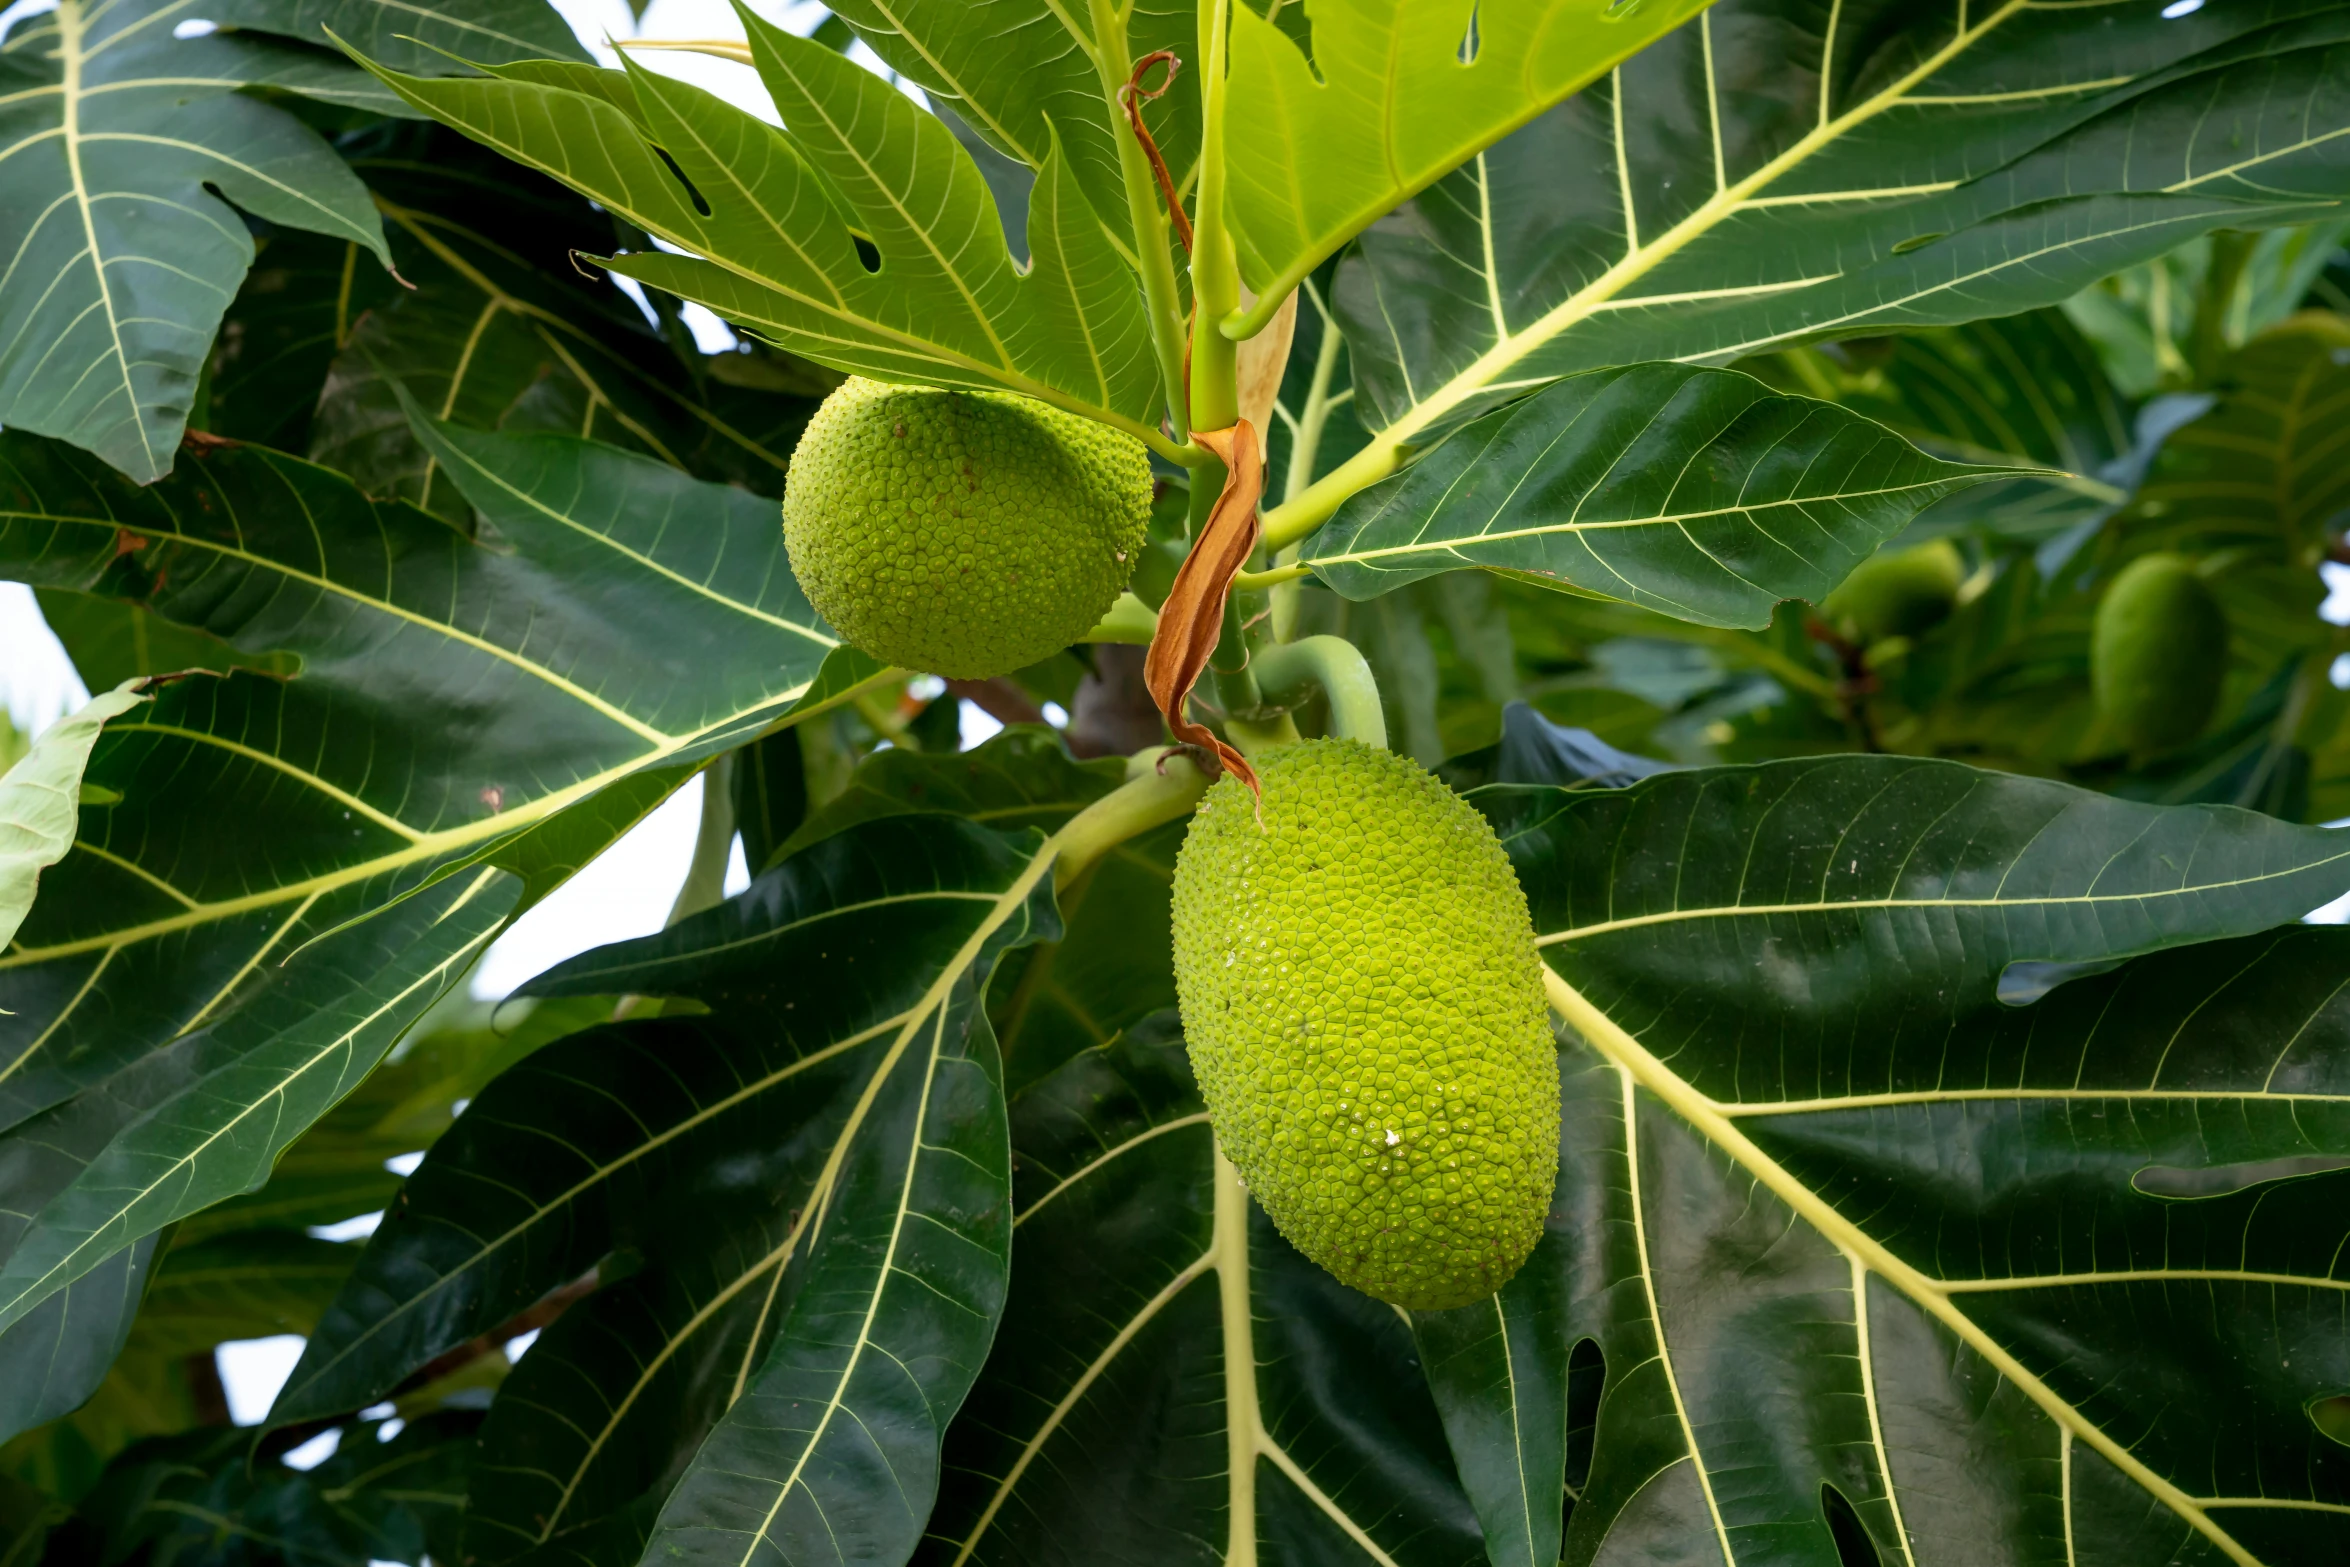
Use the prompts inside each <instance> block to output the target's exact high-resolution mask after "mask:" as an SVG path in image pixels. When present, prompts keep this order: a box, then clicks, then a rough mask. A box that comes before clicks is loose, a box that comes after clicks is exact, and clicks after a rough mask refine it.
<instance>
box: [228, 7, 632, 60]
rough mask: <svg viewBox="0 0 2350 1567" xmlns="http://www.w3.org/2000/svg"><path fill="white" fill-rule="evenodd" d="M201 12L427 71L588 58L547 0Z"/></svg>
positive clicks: (230, 23) (235, 24) (233, 24)
mask: <svg viewBox="0 0 2350 1567" xmlns="http://www.w3.org/2000/svg"><path fill="white" fill-rule="evenodd" d="M204 14H205V16H206V17H207V18H209V19H211V20H213V21H217V22H219V23H220V24H221V25H222V26H224V27H247V28H254V29H258V30H260V31H264V32H272V33H285V34H287V35H289V36H291V37H295V38H300V39H302V40H304V41H305V42H308V43H314V44H324V43H326V42H327V41H328V38H329V35H332V36H333V37H336V38H342V39H347V40H348V41H349V42H350V43H351V44H352V45H353V47H355V48H358V49H361V50H364V51H365V52H366V54H367V55H368V57H369V58H371V59H376V60H381V61H383V62H384V63H385V64H387V65H390V66H391V67H392V68H393V69H395V70H402V71H416V72H420V73H422V74H424V75H426V76H448V75H453V74H455V73H457V72H459V71H462V70H463V69H464V67H463V66H462V65H459V64H458V63H457V62H455V61H453V60H451V59H450V58H449V56H451V55H462V56H464V57H465V58H466V59H468V60H479V61H482V62H485V63H487V64H491V65H504V64H506V63H507V62H509V61H512V60H579V61H586V60H588V59H589V58H591V57H590V55H589V54H588V52H587V50H585V49H584V48H582V47H581V46H580V42H579V38H578V36H577V35H576V34H575V33H573V32H572V30H571V24H570V23H568V22H566V21H564V20H563V17H562V14H561V13H560V12H558V11H557V10H556V9H555V8H554V7H553V6H551V5H549V4H547V3H546V0H439V3H437V4H435V3H430V0H427V3H422V4H420V3H417V0H205V6H204Z"/></svg>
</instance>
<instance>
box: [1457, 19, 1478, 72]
mask: <svg viewBox="0 0 2350 1567" xmlns="http://www.w3.org/2000/svg"><path fill="white" fill-rule="evenodd" d="M1479 9H1480V7H1478V6H1471V7H1469V25H1468V26H1467V27H1466V28H1465V29H1463V30H1462V32H1461V46H1460V48H1458V49H1456V50H1454V51H1453V58H1454V59H1456V60H1458V61H1460V62H1461V64H1463V65H1475V64H1476V63H1477V15H1478V11H1479Z"/></svg>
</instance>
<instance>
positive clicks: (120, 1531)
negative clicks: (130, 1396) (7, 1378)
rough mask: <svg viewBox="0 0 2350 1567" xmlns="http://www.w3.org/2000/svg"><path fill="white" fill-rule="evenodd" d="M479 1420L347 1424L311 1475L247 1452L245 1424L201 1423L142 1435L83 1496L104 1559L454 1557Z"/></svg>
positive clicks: (300, 1563) (250, 1566)
mask: <svg viewBox="0 0 2350 1567" xmlns="http://www.w3.org/2000/svg"><path fill="white" fill-rule="evenodd" d="M478 1419H479V1417H478V1416H475V1415H469V1414H462V1413H460V1414H440V1415H432V1416H427V1417H424V1418H421V1419H418V1420H414V1421H411V1422H409V1423H408V1425H407V1427H406V1429H404V1430H401V1431H399V1432H398V1434H397V1435H395V1436H393V1437H392V1438H391V1439H390V1440H389V1441H384V1440H380V1434H381V1432H382V1431H383V1430H384V1429H386V1428H384V1427H381V1426H376V1425H372V1424H369V1425H357V1426H350V1427H346V1428H345V1429H344V1431H343V1434H342V1443H341V1445H340V1447H339V1448H338V1449H337V1450H336V1452H335V1453H334V1455H333V1456H332V1457H330V1458H328V1459H327V1460H326V1461H325V1462H324V1463H321V1464H320V1465H319V1466H318V1467H317V1468H315V1469H312V1470H309V1471H307V1472H304V1471H301V1470H297V1469H291V1468H288V1467H287V1466H286V1465H284V1464H283V1463H281V1462H278V1461H276V1460H275V1459H266V1460H260V1461H257V1462H256V1461H251V1460H252V1445H253V1439H252V1435H251V1433H250V1432H243V1431H233V1430H232V1431H223V1430H197V1431H190V1432H187V1433H184V1434H182V1435H179V1436H170V1437H163V1438H159V1439H157V1440H154V1441H150V1442H144V1443H141V1444H140V1445H139V1446H137V1447H134V1448H132V1449H131V1450H130V1451H129V1452H126V1453H124V1454H123V1455H122V1456H121V1457H120V1458H119V1459H117V1460H116V1461H115V1462H114V1464H113V1465H112V1466H110V1468H109V1469H108V1471H107V1473H106V1477H105V1479H104V1481H103V1482H101V1484H100V1485H99V1487H98V1489H97V1490H96V1491H95V1492H93V1493H92V1495H91V1496H90V1497H89V1498H88V1499H87V1500H86V1501H85V1502H84V1503H83V1504H82V1508H81V1512H82V1515H83V1516H84V1517H85V1518H87V1519H88V1520H90V1522H91V1523H92V1524H94V1525H95V1526H96V1531H97V1535H98V1541H99V1545H98V1549H99V1551H100V1553H101V1554H100V1556H99V1558H98V1559H100V1560H102V1561H107V1562H118V1561H125V1560H138V1561H153V1562H179V1563H197V1562H201V1563H204V1564H207V1567H367V1564H369V1563H370V1562H375V1561H394V1562H412V1563H413V1562H422V1561H423V1560H424V1559H425V1556H426V1553H427V1552H428V1551H430V1552H432V1553H433V1554H434V1555H435V1556H436V1557H438V1558H439V1559H443V1560H447V1559H451V1558H449V1557H448V1555H447V1551H448V1541H449V1536H450V1534H451V1533H452V1530H451V1528H450V1525H451V1523H452V1522H453V1520H454V1517H455V1514H456V1511H457V1508H458V1506H459V1504H460V1503H461V1501H462V1500H463V1496H464V1477H465V1473H466V1471H467V1469H468V1468H469V1467H470V1465H471V1463H472V1456H473V1438H472V1428H473V1426H474V1425H475V1423H476V1422H477V1421H478Z"/></svg>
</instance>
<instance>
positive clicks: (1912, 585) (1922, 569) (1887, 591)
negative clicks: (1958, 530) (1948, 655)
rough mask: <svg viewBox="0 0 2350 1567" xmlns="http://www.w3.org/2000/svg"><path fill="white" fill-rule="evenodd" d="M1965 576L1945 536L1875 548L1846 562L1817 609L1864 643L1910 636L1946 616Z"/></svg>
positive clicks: (1961, 562)
mask: <svg viewBox="0 0 2350 1567" xmlns="http://www.w3.org/2000/svg"><path fill="white" fill-rule="evenodd" d="M1964 581H1966V557H1965V556H1963V555H1961V554H1959V552H1958V546H1957V545H1955V544H1953V543H1951V542H1950V541H1949V540H1948V539H1935V540H1933V541H1931V542H1930V543H1926V544H1920V545H1918V546H1917V547H1916V548H1914V549H1906V550H1895V551H1894V552H1893V553H1892V554H1890V555H1888V554H1885V553H1884V552H1883V551H1879V552H1878V553H1877V554H1874V555H1871V556H1870V557H1869V558H1868V559H1867V560H1864V561H1862V562H1861V563H1860V564H1859V565H1857V566H1855V567H1853V568H1852V575H1850V576H1848V577H1846V578H1845V579H1844V580H1843V581H1842V582H1840V583H1838V584H1837V585H1836V589H1835V591H1834V592H1832V593H1830V594H1829V595H1828V596H1827V598H1826V599H1825V600H1824V601H1823V602H1822V603H1821V605H1820V609H1821V611H1822V612H1823V613H1825V614H1826V615H1827V617H1828V620H1829V622H1830V624H1832V625H1834V626H1836V627H1837V628H1838V629H1840V630H1842V631H1843V632H1844V633H1845V634H1846V635H1847V636H1849V637H1851V638H1852V640H1854V641H1855V642H1858V643H1860V644H1862V645H1863V646H1866V645H1868V644H1870V643H1873V642H1882V641H1884V640H1885V639H1886V638H1887V637H1914V636H1916V635H1918V634H1919V633H1920V632H1923V631H1931V630H1932V629H1933V628H1934V627H1936V626H1938V625H1940V624H1941V623H1942V622H1943V621H1945V620H1948V619H1949V618H1950V610H1951V607H1952V606H1953V605H1954V604H1956V603H1957V602H1958V588H1959V584H1960V583H1962V582H1964Z"/></svg>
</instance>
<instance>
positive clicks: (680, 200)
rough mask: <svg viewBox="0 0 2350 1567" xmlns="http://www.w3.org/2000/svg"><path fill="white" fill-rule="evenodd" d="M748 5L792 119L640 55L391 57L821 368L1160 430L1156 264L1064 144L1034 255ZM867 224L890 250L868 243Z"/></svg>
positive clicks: (889, 121) (926, 151) (470, 122)
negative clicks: (448, 66)
mask: <svg viewBox="0 0 2350 1567" xmlns="http://www.w3.org/2000/svg"><path fill="white" fill-rule="evenodd" d="M743 15H744V25H745V26H746V27H747V28H748V30H749V33H750V40H751V42H750V47H751V51H752V54H753V57H754V59H755V60H756V62H757V65H758V69H759V74H760V79H761V81H762V82H763V83H764V84H765V85H766V88H767V91H768V93H769V95H770V96H771V97H772V98H773V99H774V101H775V105H776V108H777V110H778V111H779V112H780V113H781V115H782V116H783V119H784V121H785V123H786V124H787V125H790V126H791V127H793V129H792V130H791V131H790V132H788V133H787V132H785V131H781V130H777V129H775V128H774V127H772V126H769V125H768V124H766V123H765V122H764V121H762V120H759V119H756V118H754V117H753V116H751V115H749V114H747V113H745V112H744V111H742V110H740V109H736V108H733V107H731V106H730V105H728V104H726V103H724V102H723V101H721V100H720V99H718V98H715V97H713V96H711V95H710V94H709V93H706V92H703V91H702V90H701V89H699V88H695V87H690V86H687V85H685V84H684V83H681V82H677V81H674V80H672V79H670V78H668V77H665V76H660V75H656V74H654V73H652V72H649V71H645V70H642V69H639V68H637V67H635V66H633V65H632V66H630V67H629V68H628V69H627V71H626V72H625V73H615V72H591V71H583V70H578V69H576V68H563V69H557V68H553V67H531V68H527V69H515V68H508V69H506V70H504V71H502V72H501V74H500V76H499V78H498V79H494V80H486V81H484V80H466V81H429V80H425V79H421V78H417V77H411V76H403V75H399V74H397V73H394V72H390V71H383V70H380V69H379V70H378V73H377V74H378V75H380V76H382V78H383V79H384V80H385V81H386V82H387V83H389V84H390V85H391V86H392V87H393V88H394V89H395V90H396V91H398V92H399V93H400V94H401V95H402V96H403V97H405V98H407V99H408V100H409V101H410V102H412V103H414V104H415V105H416V106H417V107H419V108H421V109H423V110H425V111H426V112H428V113H430V114H433V115H434V116H436V117H437V118H439V119H441V120H443V121H444V122H446V123H448V124H450V125H453V126H455V127H457V128H458V129H459V130H461V131H463V132H465V133H466V134H467V135H468V136H471V137H473V138H475V139H476V140H478V141H480V142H482V143H483V144H484V145H487V146H490V147H494V148H496V149H497V150H498V151H500V152H503V153H505V154H506V155H507V156H508V157H510V158H513V159H514V160H515V161H516V162H518V163H522V164H524V165H525V166H527V167H531V168H535V169H539V170H541V171H543V172H545V173H547V174H551V175H553V176H554V177H555V178H556V179H559V180H561V181H563V182H564V183H565V184H567V185H569V186H571V187H572V188H573V189H574V190H577V191H579V192H580V193H582V194H583V195H586V196H588V197H590V198H591V199H593V200H595V201H598V202H601V203H602V204H603V205H604V206H606V207H607V208H609V209H611V210H612V211H613V212H615V213H617V214H619V215H620V216H622V217H624V218H625V219H627V220H628V221H629V222H631V223H633V224H635V225H637V226H638V227H640V228H642V229H644V230H646V231H647V232H648V233H650V234H652V235H653V236H654V237H656V238H658V239H661V240H664V241H666V242H667V243H669V244H670V245H673V246H676V247H679V248H680V249H681V250H684V251H687V252H691V254H685V255H673V254H670V253H668V252H665V251H644V252H636V253H632V254H629V255H626V256H619V257H614V258H611V260H610V262H609V265H610V266H611V267H612V269H613V270H614V271H616V272H619V273H621V274H623V275H625V276H628V277H633V278H636V279H638V280H639V281H641V282H645V283H649V284H652V285H653V286H655V287H658V288H661V289H665V290H667V291H668V292H670V293H673V294H678V295H681V296H683V297H685V298H687V299H693V300H698V301H700V302H701V303H703V304H705V305H708V306H709V307H710V308H711V309H713V310H715V311H717V312H718V314H719V315H721V316H723V317H725V318H726V319H728V320H730V321H734V322H738V323H740V324H742V325H743V326H746V327H748V328H749V329H751V330H752V331H755V332H757V333H759V334H761V335H763V336H765V337H767V338H768V339H770V340H771V341H773V342H774V343H776V344H777V345H778V346H781V347H783V348H786V349H789V350H790V351H792V352H793V353H796V354H800V355H803V356H805V357H807V358H809V359H813V360H816V361H818V362H819V363H822V364H828V365H832V366H835V367H836V368H839V369H843V370H851V371H855V372H858V373H861V374H866V375H876V376H880V377H882V378H884V379H888V380H910V381H918V382H924V383H928V384H934V385H942V386H970V387H983V388H995V387H1001V388H1009V389H1010V390H1013V391H1016V392H1022V393H1025V394H1027V395H1030V396H1034V397H1041V398H1044V399H1046V400H1048V401H1051V402H1055V403H1059V404H1061V405H1063V406H1065V407H1069V408H1073V409H1076V410H1078V411H1080V412H1083V413H1088V414H1092V415H1095V416H1097V417H1100V418H1103V419H1107V420H1109V421H1111V422H1113V423H1116V424H1119V425H1121V426H1123V427H1124V428H1126V429H1128V430H1129V431H1131V432H1133V433H1134V434H1136V435H1138V436H1142V437H1144V438H1145V439H1161V437H1159V436H1158V434H1157V431H1156V428H1155V426H1154V425H1153V424H1152V422H1151V420H1152V415H1153V411H1154V404H1155V399H1156V397H1157V390H1158V370H1157V366H1156V362H1155V360H1154V359H1153V357H1152V353H1151V347H1150V341H1149V328H1148V323H1147V321H1146V319H1145V317H1144V313H1143V304H1142V293H1141V289H1140V285H1139V282H1138V280H1137V278H1136V276H1135V274H1134V272H1133V270H1132V269H1131V268H1130V267H1128V266H1127V264H1126V263H1125V262H1124V261H1123V260H1121V259H1120V258H1119V256H1118V255H1117V253H1116V252H1115V251H1113V250H1112V249H1110V247H1109V244H1108V241H1107V240H1106V238H1105V237H1104V235H1103V233H1102V230H1101V225H1100V221H1099V219H1098V218H1095V217H1094V216H1093V215H1092V211H1091V209H1090V207H1088V206H1087V205H1086V203H1085V198H1084V196H1083V195H1082V194H1081V193H1080V192H1078V191H1077V189H1076V187H1075V185H1074V183H1073V177H1072V176H1071V175H1070V174H1069V172H1068V171H1067V168H1066V159H1051V158H1048V160H1047V166H1046V167H1045V169H1044V170H1043V172H1042V173H1041V174H1040V176H1039V178H1038V182H1037V192H1036V198H1035V199H1034V200H1033V201H1032V202H1031V204H1030V208H1029V250H1030V252H1031V254H1032V255H1034V256H1035V257H1036V258H1037V260H1036V264H1035V265H1034V266H1033V267H1031V268H1029V269H1028V270H1027V271H1026V272H1022V271H1021V270H1020V269H1019V268H1018V267H1016V266H1015V265H1014V263H1013V261H1012V257H1011V252H1010V251H1009V250H1008V249H1007V248H1006V247H1005V245H1004V239H1003V232H1002V229H1001V227H1000V225H999V224H998V221H997V218H996V215H995V205H994V201H993V198H992V197H990V195H989V194H988V191H987V186H986V183H985V181H984V180H983V179H982V178H981V176H980V173H979V170H978V169H977V167H976V166H975V165H974V164H973V163H972V161H971V157H970V154H968V153H966V152H965V151H963V149H962V147H961V146H960V145H959V144H957V143H956V141H955V139H954V136H953V133H951V132H950V131H948V130H947V128H946V127H945V126H944V125H941V124H940V123H939V122H938V121H937V120H936V119H935V118H933V117H932V116H930V115H928V114H926V113H924V112H923V111H922V110H920V109H918V108H916V107H915V106H914V104H913V103H911V102H910V101H909V100H908V99H907V98H906V97H905V95H904V94H902V93H900V92H898V91H897V90H896V89H895V88H893V87H891V86H890V85H889V84H888V83H887V82H884V81H883V80H881V79H880V78H879V77H877V76H875V75H874V74H873V73H872V72H870V71H867V70H865V69H864V68H863V67H861V66H858V65H855V64H853V63H851V62H850V61H848V60H846V59H843V58H842V57H841V56H840V55H838V54H836V53H834V52H833V51H832V50H831V49H828V48H826V47H825V46H823V45H822V44H818V43H813V42H810V41H809V40H807V39H803V38H796V37H793V36H792V35H790V34H788V33H785V32H783V31H781V30H780V29H778V28H775V27H773V26H771V25H769V24H767V23H765V22H762V21H760V20H759V19H758V18H757V17H755V16H751V15H750V14H749V13H747V12H746V13H743ZM851 127H854V135H853V136H852V134H851ZM779 235H784V236H788V242H779V241H778V236H779ZM860 238H862V240H863V241H864V243H866V244H867V245H869V246H870V247H871V248H872V250H873V252H874V254H875V255H876V256H877V257H878V265H877V267H876V266H869V265H868V263H867V261H866V260H864V259H863V258H862V257H861V256H860V253H859V250H858V243H859V240H860Z"/></svg>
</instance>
